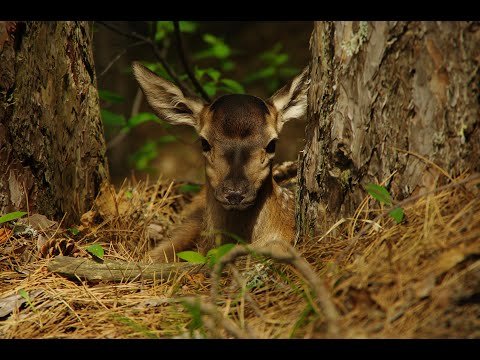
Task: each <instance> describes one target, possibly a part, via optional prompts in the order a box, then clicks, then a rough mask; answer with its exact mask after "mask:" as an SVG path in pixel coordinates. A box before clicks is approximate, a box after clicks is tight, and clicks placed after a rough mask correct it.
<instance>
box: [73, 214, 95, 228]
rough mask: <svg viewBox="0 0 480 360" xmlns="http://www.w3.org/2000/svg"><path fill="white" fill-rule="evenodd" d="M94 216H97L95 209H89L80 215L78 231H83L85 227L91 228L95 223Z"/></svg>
mask: <svg viewBox="0 0 480 360" xmlns="http://www.w3.org/2000/svg"><path fill="white" fill-rule="evenodd" d="M95 216H97V212H96V211H95V210H89V211H87V212H86V213H84V214H83V215H82V217H81V218H80V226H78V228H77V229H78V231H80V232H81V231H83V230H85V229H89V228H91V227H92V226H93V225H95V221H94V219H95Z"/></svg>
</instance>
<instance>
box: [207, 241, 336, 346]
mask: <svg viewBox="0 0 480 360" xmlns="http://www.w3.org/2000/svg"><path fill="white" fill-rule="evenodd" d="M248 254H255V255H261V256H266V257H269V258H272V259H274V260H276V261H278V262H281V263H286V264H290V265H292V266H293V267H294V268H296V269H297V270H298V271H299V272H300V274H301V275H302V276H303V277H304V278H305V279H306V280H307V282H308V283H309V284H310V286H311V288H312V289H313V292H314V294H315V296H316V300H317V304H318V305H319V307H320V308H321V309H322V310H323V312H324V314H325V318H326V320H327V324H328V332H329V333H330V334H331V335H332V336H334V337H336V336H338V334H339V327H338V324H337V322H338V318H339V315H338V312H337V309H336V308H335V306H334V304H333V302H332V300H331V298H330V294H329V292H328V291H327V289H326V288H325V286H324V285H323V283H322V280H321V277H320V276H319V275H318V274H317V273H316V272H315V270H314V269H313V268H312V267H311V265H310V264H309V263H308V262H307V261H306V260H305V259H304V258H303V257H302V256H301V255H300V254H299V253H298V252H297V250H295V248H294V247H293V246H291V245H290V244H288V243H286V242H284V241H279V240H272V241H270V242H268V243H267V244H265V245H263V246H255V245H251V246H249V247H247V246H243V245H237V246H235V247H234V248H233V249H232V250H230V251H229V252H228V253H227V254H225V255H224V256H223V257H222V258H221V259H220V261H219V262H217V264H215V268H214V272H213V279H212V288H211V291H212V293H211V296H212V297H213V298H216V293H217V286H218V285H217V284H218V277H219V274H220V273H221V270H222V269H223V267H224V266H225V265H227V264H229V263H232V262H234V261H235V259H237V258H238V257H240V256H245V255H248Z"/></svg>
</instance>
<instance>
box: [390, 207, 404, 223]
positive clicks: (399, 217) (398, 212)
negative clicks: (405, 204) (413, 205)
mask: <svg viewBox="0 0 480 360" xmlns="http://www.w3.org/2000/svg"><path fill="white" fill-rule="evenodd" d="M389 214H390V216H391V217H392V219H393V220H395V222H396V223H397V224H400V223H401V222H402V221H403V217H404V215H405V214H404V213H403V209H402V208H401V207H398V208H395V209H393V210H391V211H390V212H389Z"/></svg>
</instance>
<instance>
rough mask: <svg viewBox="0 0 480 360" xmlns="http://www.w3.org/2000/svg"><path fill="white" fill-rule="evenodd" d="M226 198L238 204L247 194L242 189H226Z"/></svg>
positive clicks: (231, 202)
mask: <svg viewBox="0 0 480 360" xmlns="http://www.w3.org/2000/svg"><path fill="white" fill-rule="evenodd" d="M225 199H227V200H228V202H229V203H230V204H231V205H238V204H240V203H241V202H242V200H243V199H245V195H244V192H243V191H242V190H232V189H226V190H225Z"/></svg>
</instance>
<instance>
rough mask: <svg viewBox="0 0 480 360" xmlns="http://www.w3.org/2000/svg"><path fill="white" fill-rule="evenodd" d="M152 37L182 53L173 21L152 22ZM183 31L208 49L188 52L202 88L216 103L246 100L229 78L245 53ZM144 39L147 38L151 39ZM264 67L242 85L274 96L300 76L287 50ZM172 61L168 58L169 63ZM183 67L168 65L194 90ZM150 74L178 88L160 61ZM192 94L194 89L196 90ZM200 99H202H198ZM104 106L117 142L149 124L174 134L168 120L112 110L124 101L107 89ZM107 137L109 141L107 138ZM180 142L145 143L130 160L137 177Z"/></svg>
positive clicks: (185, 28) (192, 29) (265, 59)
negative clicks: (258, 86)
mask: <svg viewBox="0 0 480 360" xmlns="http://www.w3.org/2000/svg"><path fill="white" fill-rule="evenodd" d="M149 26H150V34H154V40H155V42H156V43H157V44H158V48H159V49H163V50H162V52H164V53H165V54H167V53H168V55H169V56H171V55H170V54H172V55H174V54H175V53H176V52H177V51H176V50H177V49H170V46H171V44H176V42H175V41H174V39H173V37H174V24H173V22H172V21H156V22H154V21H152V22H149ZM179 29H180V31H181V33H182V35H183V37H185V38H186V37H189V38H191V39H193V38H198V40H201V41H203V47H202V48H201V49H200V50H198V51H196V52H193V53H190V54H188V53H189V51H188V50H189V49H185V50H186V53H187V55H188V56H187V57H188V58H189V59H190V60H191V61H190V65H191V68H192V71H193V73H194V76H195V78H196V80H197V81H198V83H199V84H200V85H201V87H202V88H203V90H204V91H205V93H206V94H207V95H208V96H209V97H210V98H211V99H213V98H215V97H217V96H218V95H220V94H221V93H238V94H244V93H245V92H246V91H245V88H244V86H243V85H242V84H241V83H240V82H239V81H237V80H236V79H233V78H232V76H231V75H229V72H231V71H232V70H235V68H236V62H235V56H237V55H238V54H240V53H241V51H240V50H238V49H234V48H232V46H231V45H230V44H228V43H227V41H226V40H225V39H224V38H223V37H222V36H219V35H217V34H212V33H202V31H201V26H200V24H199V23H198V22H195V21H179ZM150 34H145V36H151V35H150ZM186 44H187V42H185V43H184V45H186ZM259 58H260V60H261V61H262V63H263V67H261V68H260V69H258V70H256V71H255V72H253V73H251V74H248V75H247V76H246V78H245V79H242V81H241V82H242V83H243V84H252V83H255V82H262V83H264V84H266V86H267V89H268V91H270V92H273V91H274V90H276V88H278V87H279V86H280V85H281V84H282V83H283V82H284V81H286V80H288V78H290V77H291V76H293V75H295V74H296V73H298V69H295V68H292V67H289V66H288V61H289V55H288V54H287V53H286V52H285V51H283V50H282V44H281V43H280V42H279V43H277V44H275V46H274V47H273V48H272V49H269V50H267V51H265V52H263V53H261V54H260V55H259ZM167 59H169V57H168V58H167ZM180 63H181V62H180V61H178V59H177V61H176V62H169V63H168V66H169V67H171V68H172V69H173V70H174V73H175V74H177V75H176V76H177V77H178V78H179V79H180V80H181V81H183V82H184V83H185V84H187V85H190V86H191V82H190V79H188V76H187V74H186V73H185V72H184V68H183V66H181V65H180ZM142 64H143V65H145V66H146V67H147V68H148V69H150V70H151V71H153V72H154V73H156V74H157V75H158V76H161V77H163V78H165V79H167V80H169V81H172V82H176V79H173V78H172V77H171V76H170V75H169V74H168V72H167V70H166V69H165V67H164V65H162V64H161V63H160V62H155V61H142ZM124 72H125V73H128V74H129V76H131V68H130V67H128V68H127V69H125V71H124ZM191 88H192V89H193V86H191ZM198 95H200V94H198ZM99 97H100V100H101V117H102V120H103V124H104V127H105V133H106V134H108V135H110V136H112V137H115V135H114V134H118V133H120V134H128V133H130V131H131V130H132V129H134V128H136V127H138V126H141V125H143V124H145V123H154V124H156V125H158V126H161V127H163V128H164V129H169V128H170V127H171V125H170V124H168V123H167V122H165V121H164V120H163V119H159V118H158V117H157V116H156V115H155V114H153V113H150V112H142V113H139V114H136V115H135V116H133V117H131V118H127V117H126V116H125V115H123V114H118V113H116V112H115V111H113V110H110V109H111V108H112V107H113V106H115V105H118V104H122V103H124V102H125V99H124V97H123V96H122V95H120V94H117V93H115V92H112V91H110V90H107V89H100V90H99ZM107 137H108V136H107ZM176 140H177V139H176V138H175V137H174V136H173V135H164V136H162V137H161V138H159V139H154V140H151V139H150V140H146V141H145V143H144V144H143V145H142V146H141V147H140V148H139V149H138V150H137V151H136V152H135V153H133V154H131V155H130V156H129V160H130V163H131V165H132V166H133V167H134V168H135V169H136V170H138V171H143V172H152V171H153V170H154V169H153V168H152V167H151V162H152V160H154V159H155V158H157V157H158V155H159V153H160V152H159V150H160V149H159V147H160V146H163V145H165V144H170V143H172V142H175V141H176Z"/></svg>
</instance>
